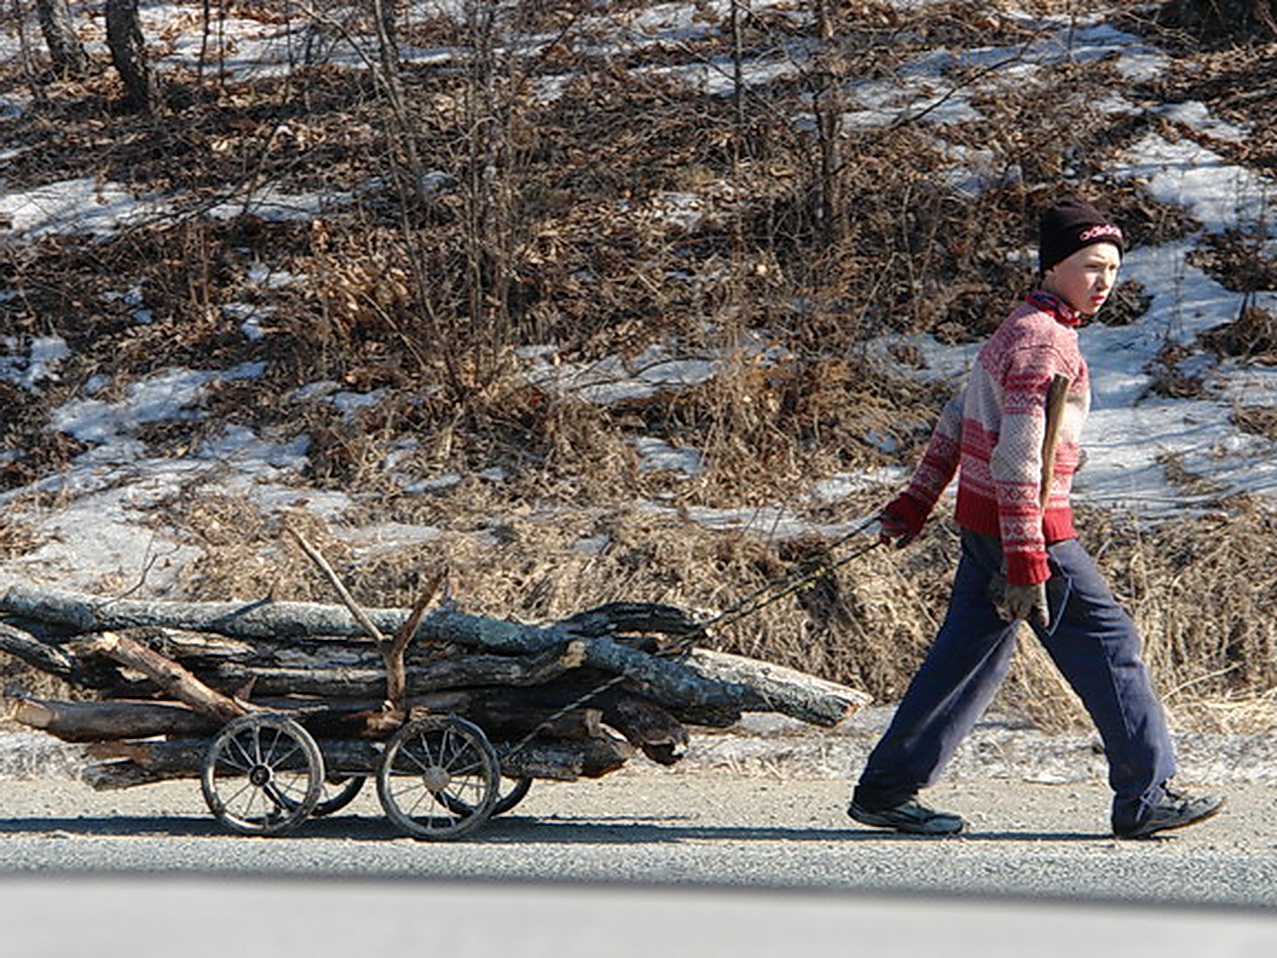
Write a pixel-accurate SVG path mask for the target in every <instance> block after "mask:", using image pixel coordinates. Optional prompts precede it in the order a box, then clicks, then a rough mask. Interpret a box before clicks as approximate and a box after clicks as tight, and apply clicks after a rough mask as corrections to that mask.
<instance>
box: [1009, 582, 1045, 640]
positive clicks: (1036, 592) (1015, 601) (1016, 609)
mask: <svg viewBox="0 0 1277 958" xmlns="http://www.w3.org/2000/svg"><path fill="white" fill-rule="evenodd" d="M1006 617H1007V618H1009V619H1010V620H1011V621H1013V622H1014V621H1016V620H1019V619H1024V620H1025V621H1026V622H1029V623H1031V624H1033V625H1037V626H1039V627H1040V628H1043V629H1045V628H1046V627H1047V626H1049V625H1050V624H1051V613H1050V612H1049V611H1048V610H1047V604H1046V583H1045V582H1039V583H1037V584H1035V585H1008V586H1007V588H1006Z"/></svg>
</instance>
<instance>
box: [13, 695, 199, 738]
mask: <svg viewBox="0 0 1277 958" xmlns="http://www.w3.org/2000/svg"><path fill="white" fill-rule="evenodd" d="M8 705H9V710H8V716H9V718H11V719H13V720H14V721H17V722H21V723H22V724H23V725H26V726H28V727H29V728H38V729H42V730H43V731H45V732H48V733H49V734H50V735H53V736H55V737H56V738H59V739H61V740H62V741H64V742H102V741H111V740H117V739H130V738H147V737H150V736H153V735H180V736H191V735H207V734H210V733H212V732H214V731H216V729H217V727H218V724H219V723H218V721H217V720H216V719H214V718H211V717H209V716H207V715H201V714H200V713H199V712H196V711H194V710H193V709H191V708H189V707H187V706H185V705H177V704H173V703H166V702H126V701H116V702H67V701H62V700H57V699H40V698H34V697H30V696H23V697H21V698H14V699H10V700H9V703H8Z"/></svg>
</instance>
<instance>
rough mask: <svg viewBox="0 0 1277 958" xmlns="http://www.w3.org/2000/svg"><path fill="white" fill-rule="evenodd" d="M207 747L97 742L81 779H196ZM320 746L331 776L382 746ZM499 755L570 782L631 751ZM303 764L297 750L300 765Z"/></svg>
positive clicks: (605, 768)
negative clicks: (91, 759)
mask: <svg viewBox="0 0 1277 958" xmlns="http://www.w3.org/2000/svg"><path fill="white" fill-rule="evenodd" d="M211 745H212V739H211V738H190V739H176V740H173V741H167V742H160V741H154V742H100V743H95V744H92V745H89V746H87V748H86V751H87V752H88V754H89V755H90V756H91V757H93V758H95V759H98V761H97V762H96V763H94V764H92V765H89V766H87V767H86V768H85V769H84V771H83V773H82V778H83V780H84V781H85V782H86V783H87V784H89V785H90V786H92V787H93V788H94V789H97V790H110V789H117V788H131V787H133V786H135V785H145V784H150V783H153V782H161V781H166V780H171V779H180V778H197V777H198V776H199V774H200V771H201V769H202V768H203V766H204V759H205V756H206V755H207V754H208V750H209V748H210V747H211ZM320 750H321V751H322V752H323V755H324V768H325V770H326V771H327V774H329V775H331V776H333V777H338V776H350V775H375V774H376V772H377V763H378V761H379V760H380V757H381V751H380V749H378V748H376V747H375V746H374V745H373V743H371V742H361V741H353V740H352V741H345V740H331V741H324V742H321V743H320ZM497 754H498V756H499V757H500V758H501V772H502V774H503V775H506V776H508V777H510V778H546V779H554V780H557V781H564V782H571V781H576V780H577V779H579V778H599V777H601V776H603V775H606V774H607V773H608V772H612V771H615V770H616V769H618V768H620V767H621V766H622V765H624V764H625V762H626V761H628V760H629V759H630V758H632V757H633V754H634V750H633V748H631V747H630V745H629V744H627V743H626V742H623V741H617V740H614V739H603V738H595V739H586V740H583V741H575V742H572V741H570V742H545V741H538V740H533V741H532V742H529V743H528V744H526V745H524V746H523V747H521V748H519V749H517V750H515V749H512V748H511V747H509V746H500V745H498V746H497ZM301 762H302V758H301V756H300V753H299V754H298V763H299V767H300V763H301Z"/></svg>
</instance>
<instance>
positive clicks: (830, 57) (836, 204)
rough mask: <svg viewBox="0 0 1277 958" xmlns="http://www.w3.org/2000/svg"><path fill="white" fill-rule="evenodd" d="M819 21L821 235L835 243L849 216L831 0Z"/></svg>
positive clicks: (821, 6) (824, 1)
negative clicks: (845, 206) (845, 209)
mask: <svg viewBox="0 0 1277 958" xmlns="http://www.w3.org/2000/svg"><path fill="white" fill-rule="evenodd" d="M817 24H818V26H819V30H820V52H819V53H818V54H817V56H816V79H815V84H814V90H813V94H814V96H813V110H814V112H815V115H816V137H817V140H818V142H819V145H820V225H821V239H822V240H823V241H824V244H825V246H826V247H833V246H836V245H837V244H838V242H839V241H840V240H841V239H842V237H843V235H844V233H845V231H846V229H845V227H846V217H845V215H844V212H843V199H842V145H841V142H840V139H841V135H842V105H843V95H842V83H843V72H844V71H843V69H842V62H841V61H842V56H841V54H840V52H839V50H838V46H837V40H836V38H835V37H834V29H833V20H832V17H831V14H830V9H829V2H828V0H819V3H818V5H817Z"/></svg>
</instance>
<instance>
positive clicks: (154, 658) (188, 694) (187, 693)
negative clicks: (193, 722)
mask: <svg viewBox="0 0 1277 958" xmlns="http://www.w3.org/2000/svg"><path fill="white" fill-rule="evenodd" d="M82 648H84V649H85V650H86V651H88V652H91V653H95V654H98V655H105V656H107V657H108V658H111V659H114V660H115V661H116V662H119V663H120V664H121V665H124V666H126V667H128V668H132V669H136V670H138V671H139V672H142V673H143V674H144V675H146V676H147V677H148V678H150V679H151V680H152V681H153V682H155V683H156V684H157V685H158V686H159V687H160V688H161V689H163V690H164V691H165V692H167V693H169V694H170V695H172V696H173V697H174V698H176V699H177V700H178V701H180V702H184V703H186V704H187V705H189V706H190V707H191V708H193V709H195V710H196V711H197V712H200V713H202V714H204V715H208V716H211V717H212V718H215V719H217V720H218V721H221V722H229V721H230V720H231V719H233V718H238V717H239V716H241V715H243V714H244V713H245V712H247V711H248V708H247V707H246V706H245V705H244V704H243V703H241V702H237V701H235V700H234V699H232V698H230V697H229V696H226V695H223V694H222V693H220V692H218V691H217V690H216V689H212V688H209V687H208V686H207V685H205V684H204V683H203V682H201V681H200V680H199V679H197V678H196V677H195V676H193V675H192V674H191V673H190V672H188V671H187V670H186V669H184V668H182V666H180V665H178V664H177V663H176V662H174V661H173V660H172V659H170V658H168V657H167V656H164V655H161V654H160V653H158V652H156V651H155V650H154V649H151V648H149V647H147V646H145V645H143V644H142V643H141V642H138V641H136V640H134V639H131V638H129V637H128V636H126V635H119V634H117V633H114V632H103V633H102V634H100V635H98V636H96V637H94V638H92V639H88V640H86V641H85V642H84V643H83V644H82Z"/></svg>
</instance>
